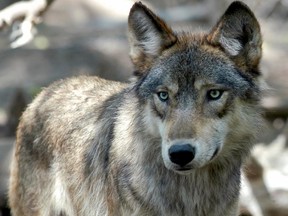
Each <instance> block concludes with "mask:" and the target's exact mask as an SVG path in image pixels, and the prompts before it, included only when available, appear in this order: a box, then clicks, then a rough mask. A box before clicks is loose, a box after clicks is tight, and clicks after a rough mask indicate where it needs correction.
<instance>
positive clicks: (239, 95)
mask: <svg viewBox="0 0 288 216" xmlns="http://www.w3.org/2000/svg"><path fill="white" fill-rule="evenodd" d="M128 22H129V40H130V46H131V51H130V56H131V59H132V62H133V63H134V66H135V69H136V72H135V75H136V79H137V80H136V83H135V88H136V92H137V95H138V97H139V101H140V103H142V104H143V106H144V107H145V116H146V117H145V118H146V119H145V124H146V126H147V128H148V130H149V131H150V134H151V135H152V136H159V137H160V138H161V140H162V146H161V151H162V158H163V161H164V164H165V166H166V167H167V168H168V169H171V170H174V171H176V172H178V173H187V172H188V173H189V172H190V171H191V170H193V169H195V168H200V167H205V166H206V165H207V164H210V163H216V162H217V161H220V160H222V161H227V162H228V161H229V158H230V159H231V157H238V158H239V160H242V159H243V157H244V155H247V153H248V152H249V148H250V142H251V138H252V137H253V135H254V134H255V131H256V129H257V127H258V125H259V122H260V119H261V118H260V114H259V109H258V102H259V97H260V84H259V83H260V72H259V61H260V58H261V44H262V39H261V33H260V26H259V24H258V22H257V20H256V18H255V16H254V14H253V13H252V11H251V10H250V9H249V8H248V7H247V6H246V5H244V4H243V3H241V2H234V3H232V4H231V5H230V6H229V8H228V9H227V10H226V12H225V13H224V15H223V16H222V17H221V18H220V19H219V21H218V23H217V24H216V25H215V27H214V28H212V30H211V31H210V32H209V33H207V34H203V33H201V34H192V33H190V32H174V31H173V30H172V29H171V28H170V27H169V26H168V25H167V24H166V23H165V22H164V21H163V20H162V19H161V18H159V17H158V16H156V15H155V14H154V13H153V12H152V11H151V10H150V9H148V8H147V7H146V6H144V5H143V4H141V3H140V2H139V3H135V4H134V6H133V7H132V9H131V11H130V15H129V20H128ZM239 160H238V161H239Z"/></svg>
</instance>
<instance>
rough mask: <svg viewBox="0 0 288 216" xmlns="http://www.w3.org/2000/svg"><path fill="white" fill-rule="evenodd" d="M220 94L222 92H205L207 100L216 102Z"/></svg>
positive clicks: (214, 90)
mask: <svg viewBox="0 0 288 216" xmlns="http://www.w3.org/2000/svg"><path fill="white" fill-rule="evenodd" d="M222 94H223V91H222V90H216V89H213V90H210V91H208V92H207V97H208V99H209V100H218V99H220V98H221V96H222Z"/></svg>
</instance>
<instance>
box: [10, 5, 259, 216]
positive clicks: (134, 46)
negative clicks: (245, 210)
mask: <svg viewBox="0 0 288 216" xmlns="http://www.w3.org/2000/svg"><path fill="white" fill-rule="evenodd" d="M128 26H129V41H130V46H131V52H130V56H131V60H132V62H133V64H134V66H135V73H134V77H135V78H134V79H133V80H131V82H130V83H118V82H114V81H108V80H103V79H101V78H98V77H88V76H80V77H73V78H69V79H66V80H60V81H57V82H55V83H54V84H52V85H51V86H49V87H48V88H46V89H44V90H43V91H42V92H41V93H40V94H39V95H38V96H37V97H36V98H35V100H34V101H33V102H32V103H31V104H30V105H29V106H28V108H27V110H26V111H25V112H24V113H23V116H22V118H21V122H20V124H19V127H18V131H17V141H16V147H15V153H14V156H13V157H14V158H13V164H12V170H11V180H10V191H9V202H10V206H11V208H12V214H13V215H14V216H34V215H35V216H36V215H41V216H50V215H65V216H75V215H81V216H92V215H101V216H103V215H109V216H115V215H141V216H145V215H147V216H148V215H149V216H151V215H155V216H156V215H157V216H158V215H163V216H164V215H165V216H169V215H170V216H175V215H194V216H205V215H206V216H207V215H208V216H210V215H211V216H223V215H225V216H226V215H229V216H230V215H233V216H234V215H237V211H238V197H239V188H240V169H241V165H242V164H243V162H244V160H245V158H246V157H247V156H248V155H249V150H250V148H251V146H252V143H253V139H254V137H255V134H256V132H257V131H258V128H259V126H260V125H261V124H262V117H261V109H260V106H259V100H260V98H261V89H262V87H261V79H262V78H261V73H260V71H259V62H260V58H261V44H262V39H261V33H260V27H259V24H258V22H257V20H256V18H255V16H254V14H253V13H252V11H251V10H250V9H249V8H248V7H247V6H246V5H244V4H243V3H241V2H234V3H232V4H231V5H230V6H229V7H228V9H227V10H226V12H225V13H224V14H223V16H222V17H221V18H220V19H219V21H218V22H217V23H216V25H215V27H213V28H212V29H211V31H210V32H208V33H195V34H193V33H191V32H185V31H182V32H175V31H173V30H172V29H171V28H170V27H169V26H168V25H167V24H166V23H165V22H164V21H163V20H162V19H161V18H160V17H158V16H157V15H155V14H154V13H153V12H152V11H151V10H150V9H148V8H147V7H146V6H144V5H143V4H142V3H140V2H138V3H135V4H134V6H133V7H132V8H131V11H130V14H129V18H128Z"/></svg>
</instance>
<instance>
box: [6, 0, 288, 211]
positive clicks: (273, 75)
mask: <svg viewBox="0 0 288 216" xmlns="http://www.w3.org/2000/svg"><path fill="white" fill-rule="evenodd" d="M31 1H32V0H31ZM34 1H35V0H34ZM36 1H37V0H36ZM36 1H35V2H36ZM48 1H49V0H48ZM15 2H18V1H16V0H0V30H1V32H0V216H9V215H10V214H9V209H8V207H7V199H6V194H7V181H8V176H9V164H10V158H11V150H12V147H13V143H14V140H15V129H16V127H17V124H18V119H19V116H20V115H21V113H22V111H23V109H24V108H25V107H26V105H27V103H29V102H31V100H32V99H33V97H34V96H35V95H36V94H37V93H38V92H39V91H40V90H41V88H43V87H45V86H47V85H48V84H50V83H51V82H53V81H55V80H58V79H61V78H65V77H70V76H74V75H79V74H90V75H98V76H101V77H104V78H107V79H112V80H120V81H127V80H128V79H129V77H130V76H131V74H132V71H133V67H132V64H131V63H130V60H129V56H128V53H129V46H128V41H127V37H126V32H127V16H128V13H129V9H130V8H131V6H132V4H133V2H134V1H132V0H105V1H103V0H77V1H75V0H61V1H60V0H54V2H53V3H52V4H51V5H50V6H49V8H48V9H47V11H45V13H43V16H42V19H43V22H41V23H39V24H37V25H35V26H34V28H33V29H32V30H31V33H32V35H34V37H33V39H32V38H31V40H29V41H30V42H29V43H27V44H25V45H23V46H20V45H19V47H18V48H14V49H12V48H11V46H12V47H16V46H15V41H16V42H19V32H18V33H17V29H16V30H15V28H17V27H15V26H14V27H11V26H10V27H9V26H8V27H7V28H4V25H3V22H2V28H1V18H3V11H4V9H5V8H7V7H9V6H11V4H13V3H15ZM143 2H144V3H145V4H147V5H149V7H150V8H152V9H153V10H154V11H155V12H156V13H157V14H159V15H160V16H161V17H162V18H164V19H165V20H166V21H167V22H168V23H169V24H170V25H171V26H172V27H173V28H174V29H183V28H184V29H188V30H191V31H196V32H197V31H207V30H209V29H210V28H211V27H212V26H213V25H214V24H215V23H216V21H217V19H218V18H219V17H220V16H221V15H222V13H223V12H224V11H225V9H226V8H227V7H228V5H229V4H230V3H231V2H232V1H230V0H217V1H216V0H153V1H152V0H147V1H143ZM244 2H245V3H246V4H248V5H249V7H250V8H251V9H252V10H253V11H254V13H255V15H256V17H257V18H258V20H259V22H260V25H261V27H262V34H263V38H264V44H263V60H262V64H261V70H262V72H263V74H264V77H265V79H266V80H267V83H268V84H269V91H267V93H265V96H264V99H263V101H262V105H263V107H264V110H265V113H264V115H265V117H266V119H267V123H268V127H267V130H266V131H265V132H264V133H263V135H262V136H261V137H260V138H259V141H258V142H257V145H256V147H255V149H254V150H253V157H252V159H251V160H250V161H249V162H248V163H247V165H246V167H245V171H244V172H245V175H243V185H242V192H241V211H242V215H243V216H244V215H254V216H284V215H288V208H287V207H288V144H287V137H288V124H287V117H288V0H265V1H264V0H249V1H248V0H247V1H244ZM1 12H2V14H1ZM4 15H5V14H4ZM1 16H2V17H1ZM18 24H19V23H18ZM20 24H21V23H20ZM15 32H16V36H15ZM17 34H18V35H17ZM20 36H21V35H20ZM15 38H16V39H15ZM17 39H18V41H17ZM16 45H17V44H16Z"/></svg>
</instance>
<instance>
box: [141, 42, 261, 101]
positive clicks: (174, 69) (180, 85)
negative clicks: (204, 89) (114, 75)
mask: <svg viewBox="0 0 288 216" xmlns="http://www.w3.org/2000/svg"><path fill="white" fill-rule="evenodd" d="M146 73H147V75H146V76H145V77H144V78H143V79H142V80H141V83H140V85H139V86H140V88H141V89H143V90H146V89H149V92H150V93H151V92H152V93H153V92H155V91H157V90H158V88H159V87H162V88H167V89H169V86H173V88H174V89H175V88H176V89H177V91H186V92H187V90H189V89H190V91H195V90H196V89H197V84H198V88H200V87H199V85H201V86H202V85H205V86H210V87H211V88H214V89H215V88H217V87H219V88H223V89H227V90H231V91H233V92H234V94H238V95H245V93H247V91H249V90H250V89H251V88H253V89H254V90H257V85H256V84H255V83H254V80H253V79H252V78H251V77H250V76H249V74H247V73H246V72H245V71H242V70H241V69H239V68H237V66H236V65H235V64H234V63H233V61H231V60H230V59H229V58H228V57H226V56H225V54H223V53H222V52H221V51H219V50H216V49H214V48H213V47H210V46H209V45H207V44H204V45H203V44H201V43H198V42H195V43H191V44H189V45H186V46H182V45H181V48H180V49H175V48H173V49H172V50H167V52H166V53H165V52H164V53H163V55H162V56H161V57H160V58H159V59H158V60H157V61H156V62H155V64H153V65H152V66H151V68H150V69H149V70H148V71H147V72H146ZM145 92H146V93H149V92H147V91H145Z"/></svg>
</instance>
